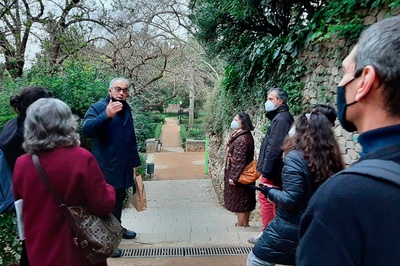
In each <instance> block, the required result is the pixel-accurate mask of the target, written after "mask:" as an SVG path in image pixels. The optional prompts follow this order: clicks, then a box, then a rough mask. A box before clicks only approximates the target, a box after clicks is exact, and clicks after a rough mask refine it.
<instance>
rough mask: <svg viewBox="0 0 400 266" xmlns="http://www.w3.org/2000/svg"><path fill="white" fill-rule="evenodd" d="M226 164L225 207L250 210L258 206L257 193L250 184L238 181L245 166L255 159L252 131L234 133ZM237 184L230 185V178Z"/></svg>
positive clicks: (233, 209)
mask: <svg viewBox="0 0 400 266" xmlns="http://www.w3.org/2000/svg"><path fill="white" fill-rule="evenodd" d="M228 147H229V148H228V156H227V159H226V164H225V191H224V201H225V207H226V208H227V209H228V210H229V211H232V212H250V211H252V210H254V209H255V206H256V193H255V190H254V189H252V188H251V187H250V186H249V185H242V184H240V183H237V181H238V179H239V176H240V173H241V172H242V171H243V169H244V167H245V166H246V165H248V164H249V163H250V162H251V161H252V160H253V159H254V139H253V136H252V135H251V132H250V131H242V132H240V133H239V134H237V135H233V136H232V137H231V139H230V140H229V143H228ZM229 179H232V180H233V181H235V184H236V186H232V185H229V182H228V180H229Z"/></svg>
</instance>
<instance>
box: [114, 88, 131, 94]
mask: <svg viewBox="0 0 400 266" xmlns="http://www.w3.org/2000/svg"><path fill="white" fill-rule="evenodd" d="M113 89H114V90H115V91H116V92H118V93H120V92H121V91H122V92H123V93H124V94H128V92H129V89H128V88H121V87H113Z"/></svg>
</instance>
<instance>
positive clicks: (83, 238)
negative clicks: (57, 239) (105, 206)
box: [32, 154, 123, 264]
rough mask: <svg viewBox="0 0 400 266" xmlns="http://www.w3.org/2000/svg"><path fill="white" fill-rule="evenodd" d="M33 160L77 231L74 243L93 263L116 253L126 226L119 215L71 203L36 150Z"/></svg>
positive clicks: (73, 228)
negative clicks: (102, 214)
mask: <svg viewBox="0 0 400 266" xmlns="http://www.w3.org/2000/svg"><path fill="white" fill-rule="evenodd" d="M32 160H33V164H34V165H35V168H36V170H37V171H38V173H39V175H40V177H41V178H42V180H43V182H44V183H45V185H46V187H47V188H48V190H49V191H50V193H51V194H52V196H53V197H54V199H55V201H56V202H57V204H58V205H59V209H60V210H61V212H62V213H63V215H64V217H65V219H66V220H67V222H68V224H69V225H70V226H71V228H72V230H73V231H74V234H75V237H74V238H73V242H74V244H75V245H76V246H77V247H80V248H81V249H82V251H83V253H84V255H85V257H86V258H87V259H88V260H89V261H90V262H91V263H92V264H96V263H99V262H102V261H105V260H106V259H107V258H108V257H110V256H111V255H112V254H114V252H115V251H116V250H117V248H118V245H119V243H120V242H121V240H122V234H123V228H122V226H121V223H120V222H119V221H118V220H117V218H115V217H114V216H113V215H112V214H109V215H108V217H107V218H100V217H97V216H96V215H94V214H92V213H91V212H90V211H89V210H88V209H87V208H86V207H85V206H73V207H68V206H67V205H66V204H65V203H64V201H63V199H62V198H61V196H60V195H59V194H58V193H57V192H56V191H55V190H54V188H53V187H52V186H51V184H50V181H49V177H48V175H47V174H46V172H45V171H44V169H43V167H42V165H41V164H40V161H39V157H38V156H37V155H36V154H33V155H32Z"/></svg>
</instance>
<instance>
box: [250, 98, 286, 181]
mask: <svg viewBox="0 0 400 266" xmlns="http://www.w3.org/2000/svg"><path fill="white" fill-rule="evenodd" d="M267 118H268V119H270V120H271V122H270V125H269V127H268V130H267V134H266V135H265V138H264V141H263V144H262V146H261V150H260V154H259V157H258V165H257V170H258V172H260V173H261V174H262V175H263V176H264V177H265V178H267V179H269V180H272V181H273V182H274V184H275V185H281V184H282V180H281V172H282V167H283V162H282V149H281V147H282V144H283V141H284V139H285V137H286V135H287V133H288V132H289V129H290V127H291V126H292V124H293V116H292V115H291V114H290V113H289V107H288V106H287V105H286V104H282V105H281V106H279V107H278V108H277V109H275V110H273V111H270V112H268V113H267Z"/></svg>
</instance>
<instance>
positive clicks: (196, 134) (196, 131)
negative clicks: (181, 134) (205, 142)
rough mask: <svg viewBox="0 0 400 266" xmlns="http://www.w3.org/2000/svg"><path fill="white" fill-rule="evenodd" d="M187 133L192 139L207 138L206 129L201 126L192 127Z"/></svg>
mask: <svg viewBox="0 0 400 266" xmlns="http://www.w3.org/2000/svg"><path fill="white" fill-rule="evenodd" d="M187 135H188V136H187V137H188V138H191V139H205V134H204V131H203V130H202V129H201V128H190V129H189V130H188V134H187Z"/></svg>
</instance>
